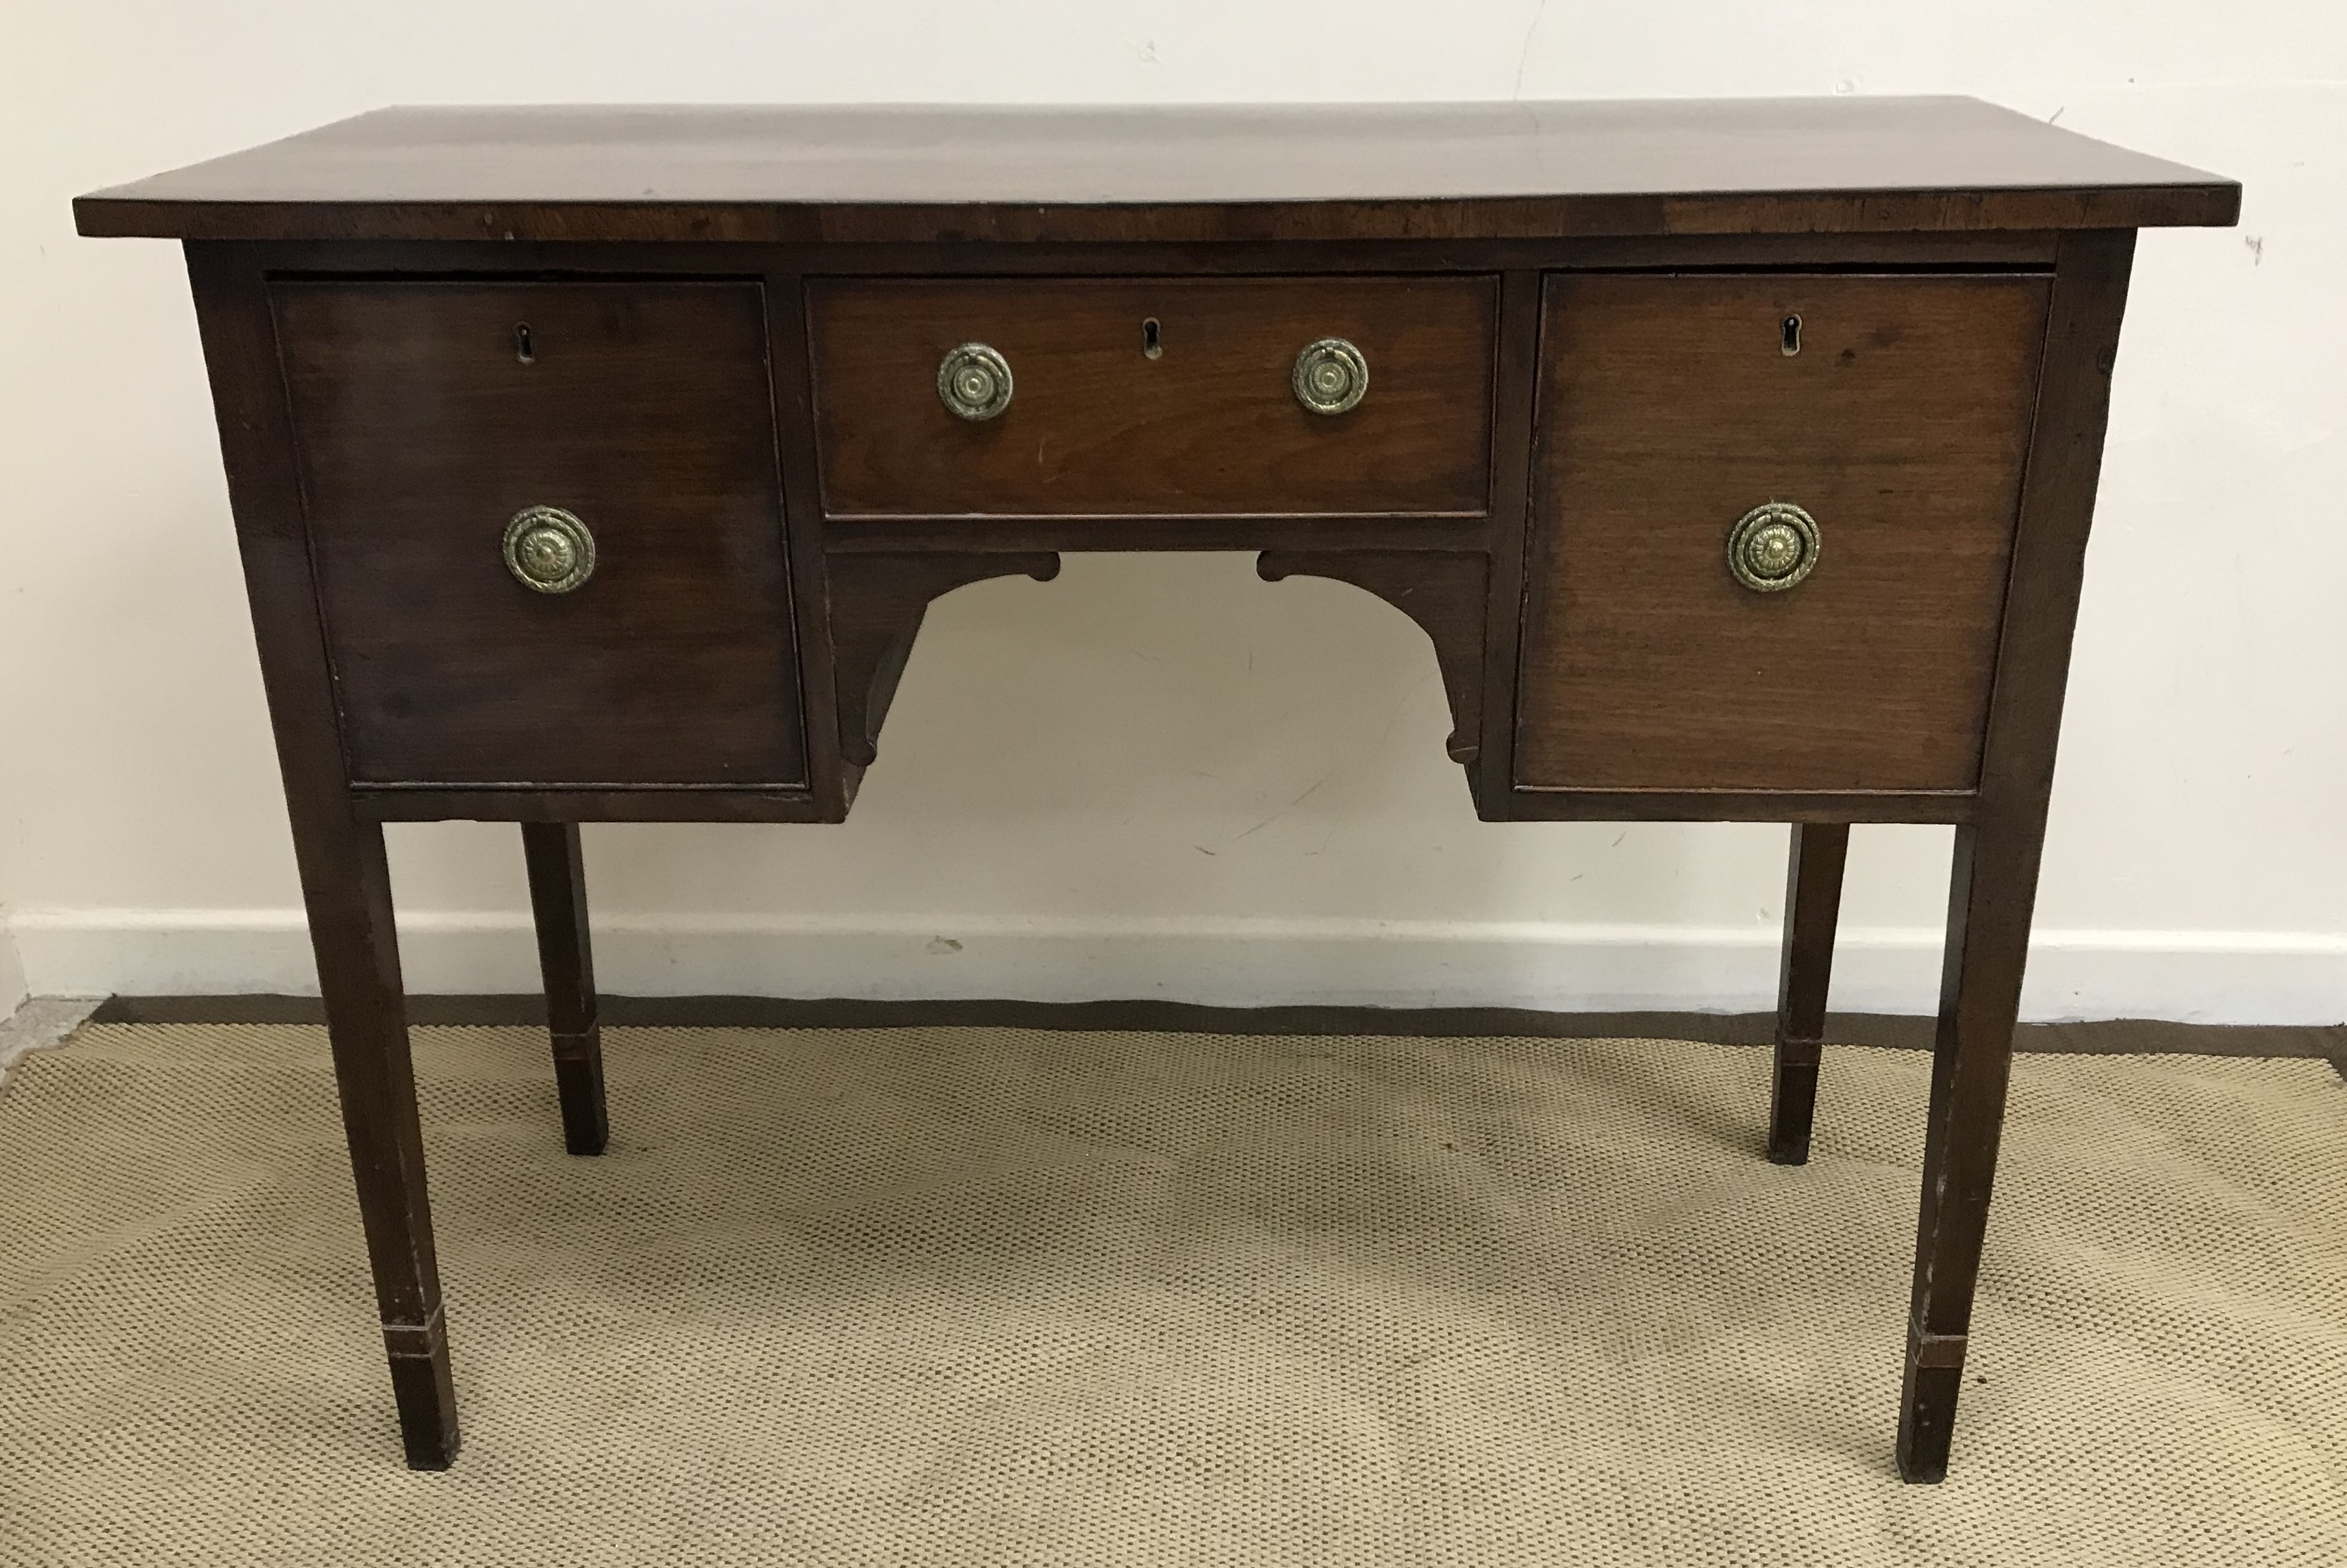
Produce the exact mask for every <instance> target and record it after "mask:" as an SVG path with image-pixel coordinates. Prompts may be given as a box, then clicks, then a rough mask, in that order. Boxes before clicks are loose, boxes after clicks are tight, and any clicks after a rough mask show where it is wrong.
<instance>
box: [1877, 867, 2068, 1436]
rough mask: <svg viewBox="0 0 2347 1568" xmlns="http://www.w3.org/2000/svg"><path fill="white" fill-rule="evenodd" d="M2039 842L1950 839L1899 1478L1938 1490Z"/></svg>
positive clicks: (1957, 1388) (2009, 1057)
mask: <svg viewBox="0 0 2347 1568" xmlns="http://www.w3.org/2000/svg"><path fill="white" fill-rule="evenodd" d="M2039 837H2040V830H2039V827H2038V825H2037V824H2036V823H2034V822H2024V823H2023V824H2019V825H1997V826H1994V827H1990V826H1985V825H1983V826H1977V827H1959V828H1958V829H1956V853H1955V867H1954V873H1953V876H1952V885H1951V887H1950V891H1949V898H1948V951H1947V959H1946V963H1945V966H1944V968H1942V976H1941V982H1940V1023H1939V1038H1938V1040H1937V1043H1936V1044H1935V1046H1934V1048H1933V1050H1932V1108H1931V1118H1930V1122H1929V1123H1928V1124H1927V1126H1926V1129H1925V1132H1924V1135H1923V1202H1922V1217H1921V1219H1920V1221H1919V1222H1918V1225H1917V1227H1916V1240H1915V1280H1914V1289H1913V1294H1912V1296H1911V1305H1910V1307H1909V1310H1908V1324H1907V1370H1906V1378H1905V1386H1904V1388H1903V1389H1901V1394H1900V1416H1899V1473H1900V1474H1901V1476H1903V1477H1904V1478H1906V1479H1907V1480H1909V1481H1939V1480H1941V1479H1942V1477H1944V1476H1945V1475H1946V1474H1947V1473H1948V1445H1949V1440H1950V1438H1951V1437H1952V1435H1953V1432H1954V1430H1955V1421H1956V1396H1957V1395H1958V1393H1959V1392H1961V1391H1962V1389H1963V1381H1964V1348H1965V1344H1966V1337H1967V1336H1968V1335H1969V1334H1970V1333H1971V1331H1972V1317H1973V1287H1974V1286H1975V1284H1976V1283H1977V1282H1978V1280H1979V1278H1980V1261H1981V1245H1982V1242H1983V1238H1984V1237H1985V1236H1986V1235H1987V1231H1988V1204H1989V1189H1990V1186H1991V1184H1993V1181H1994V1178H1995V1175H1996V1151H1997V1142H1998V1139H1999V1137H2000V1135H2001V1133H2002V1132H2003V1130H2004V1092H2005V1085H2006V1083H2007V1081H2009V1080H2010V1078H2011V1077H2012V1072H2013V1026H2014V1020H2015V1018H2016V1017H2017V1016H2018V1015H2019V1013H2020V1010H2021V976H2022V969H2023V967H2024V963H2025V962H2026V960H2027V958H2028V956H2029V919H2030V908H2031V905H2032V903H2033V901H2034V894H2035V889H2036V882H2037V856H2038V842H2039Z"/></svg>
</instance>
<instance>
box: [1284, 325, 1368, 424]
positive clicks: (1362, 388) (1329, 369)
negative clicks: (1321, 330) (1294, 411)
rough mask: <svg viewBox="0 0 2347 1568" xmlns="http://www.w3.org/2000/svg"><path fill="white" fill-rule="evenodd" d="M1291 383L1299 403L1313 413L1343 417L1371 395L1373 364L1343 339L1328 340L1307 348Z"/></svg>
mask: <svg viewBox="0 0 2347 1568" xmlns="http://www.w3.org/2000/svg"><path fill="white" fill-rule="evenodd" d="M1288 384H1290V385H1292V386H1293V387H1295V388H1296V402H1298V403H1300V404H1302V405H1304V406H1305V407H1307V408H1308V409H1310V410H1311V411H1312V412H1313V413H1315V414H1342V413H1344V412H1345V410H1347V409H1348V408H1350V407H1352V406H1353V405H1355V404H1357V403H1358V402H1360V401H1361V399H1362V397H1363V396H1365V395H1367V394H1368V390H1369V362H1368V359H1367V358H1366V357H1365V356H1364V355H1363V354H1362V353H1361V351H1360V350H1359V349H1358V348H1355V347H1354V346H1353V345H1352V344H1351V343H1347V342H1346V341H1345V340H1344V339H1343V338H1340V337H1324V338H1322V339H1321V340H1320V341H1319V342H1317V343H1307V344H1305V345H1304V352H1303V353H1302V354H1297V355H1296V371H1295V374H1292V375H1291V376H1289V377H1288Z"/></svg>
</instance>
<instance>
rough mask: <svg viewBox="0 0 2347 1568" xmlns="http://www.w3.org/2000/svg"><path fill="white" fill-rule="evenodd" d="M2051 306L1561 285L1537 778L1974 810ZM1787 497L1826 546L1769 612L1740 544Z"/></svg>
mask: <svg viewBox="0 0 2347 1568" xmlns="http://www.w3.org/2000/svg"><path fill="white" fill-rule="evenodd" d="M2047 292H2048V284H2047V282H2046V280H2045V279H2043V278H2039V277H2026V276H2021V277H2016V276H2002V277H1997V276H1973V277H1939V278H1916V277H1903V278H1892V277H1864V276H1854V277H1853V276H1841V277H1830V276H1821V275H1815V274H1809V275H1799V274H1794V275H1771V276H1752V277H1735V276H1727V277H1696V276H1682V277H1669V276H1663V277H1633V276H1582V277H1558V278H1554V279H1552V280H1551V281H1550V282H1549V285H1548V294H1547V301H1546V304H1545V308H1544V314H1543V323H1542V336H1543V352H1542V364H1543V369H1542V376H1543V382H1542V407H1541V432H1540V440H1541V450H1540V453H1539V456H1538V458H1537V463H1538V466H1539V473H1540V482H1539V483H1540V495H1539V501H1538V511H1537V518H1536V522H1535V526H1534V539H1533V557H1532V579H1531V583H1530V585H1529V588H1528V589H1527V595H1526V599H1527V604H1526V615H1527V620H1526V627H1525V647H1524V652H1523V673H1522V695H1521V698H1520V701H1519V707H1518V722H1517V736H1516V779H1517V782H1518V783H1519V784H1523V785H1530V786H1533V787H1541V788H1583V789H1608V788H1614V789H1665V790H1668V789H1688V790H1694V789H1706V790H1722V789H1727V790H1734V789H1745V790H1787V791H1832V790H1917V791H1927V790H1965V789H1970V788H1972V787H1973V784H1975V782H1976V781H1977V778H1978V775H1979V769H1980V749H1981V733H1982V726H1983V723H1984V722H1985V719H1986V716H1987V712H1988V701H1989V685H1990V681H1991V678H1992V676H1993V673H1994V670H1995V663H1996V647H1997V631H1998V625H1999V620H2000V616H2001V613H2002V610H2003V607H2004V592H2005V576H2006V567H2007V564H2008V562H2009V560H2010V558H2011V548H2012V538H2013V528H2014V516H2015V512H2016V509H2017V507H2018V506H2019V502H2020V495H2021V477H2022V470H2023V466H2024V457H2025V456H2026V454H2027V451H2028V444H2029V428H2030V423H2029V422H2030V414H2031V409H2032V406H2033V404H2034V398H2035V385H2036V364H2037V357H2038V354H2039V350H2040V345H2041V340H2042V338H2043V336H2044V333H2045V302H2046V297H2047ZM1794 314H1799V316H1800V317H1801V319H1802V323H1803V328H1802V346H1801V350H1800V352H1799V354H1794V355H1790V356H1788V355H1787V354H1784V353H1783V352H1782V346H1781V338H1780V327H1779V323H1781V322H1782V321H1783V319H1784V318H1785V317H1787V316H1788V315H1794ZM1771 500H1777V501H1790V502H1795V503H1797V504H1799V505H1800V506H1802V507H1806V508H1807V509H1808V510H1809V512H1810V513H1811V514H1812V515H1813V516H1814V517H1815V518H1817V520H1818V524H1819V533H1820V536H1821V549H1820V552H1819V565H1818V567H1817V569H1816V570H1815V571H1814V573H1812V575H1811V576H1810V577H1809V580H1807V581H1806V582H1803V583H1801V584H1800V585H1799V586H1798V587H1796V588H1793V589H1789V590H1788V591H1785V592H1781V593H1765V594H1764V593H1755V592H1753V591H1752V590H1750V589H1746V588H1744V587H1742V586H1740V585H1739V584H1738V583H1737V581H1736V580H1735V579H1734V578H1732V577H1731V576H1730V575H1729V573H1728V569H1727V554H1726V547H1727V534H1728V530H1729V528H1731V527H1732V526H1733V525H1734V524H1735V523H1736V521H1737V518H1741V517H1742V516H1743V515H1744V514H1745V513H1746V512H1747V510H1748V509H1750V508H1751V507H1756V506H1758V505H1760V504H1761V503H1763V502H1766V501H1771Z"/></svg>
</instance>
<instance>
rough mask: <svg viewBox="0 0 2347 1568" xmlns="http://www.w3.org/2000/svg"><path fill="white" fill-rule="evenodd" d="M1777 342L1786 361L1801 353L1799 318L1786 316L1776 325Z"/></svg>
mask: <svg viewBox="0 0 2347 1568" xmlns="http://www.w3.org/2000/svg"><path fill="white" fill-rule="evenodd" d="M1777 342H1778V346H1779V347H1781V348H1782V349H1783V350H1784V352H1785V357H1786V358H1787V359H1790V358H1792V357H1793V356H1794V355H1795V354H1799V353H1800V352H1801V318H1800V317H1799V316H1787V317H1786V318H1785V319H1784V320H1783V321H1781V322H1778V323H1777Z"/></svg>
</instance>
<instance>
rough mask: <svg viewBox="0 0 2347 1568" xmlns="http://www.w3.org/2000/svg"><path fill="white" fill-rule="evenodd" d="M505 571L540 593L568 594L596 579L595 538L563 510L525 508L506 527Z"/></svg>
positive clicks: (584, 526) (585, 527)
mask: <svg viewBox="0 0 2347 1568" xmlns="http://www.w3.org/2000/svg"><path fill="white" fill-rule="evenodd" d="M505 555H506V569H507V571H509V572H511V573H513V575H514V580H515V581H516V582H518V583H519V584H521V585H522V587H524V588H527V589H536V590H537V591H538V592H539V593H569V592H571V591H572V590H573V589H578V588H579V587H581V586H582V585H584V584H585V582H586V581H587V579H589V578H590V577H593V576H594V575H595V536H594V535H593V534H590V533H589V532H588V531H587V525H586V524H584V523H582V522H580V521H579V519H578V518H576V517H574V516H573V515H571V514H570V513H569V512H566V511H564V510H563V509H562V508H561V507H523V508H522V509H521V510H520V511H518V512H516V513H515V514H514V515H513V521H511V522H509V523H507V525H506V546H505Z"/></svg>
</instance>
